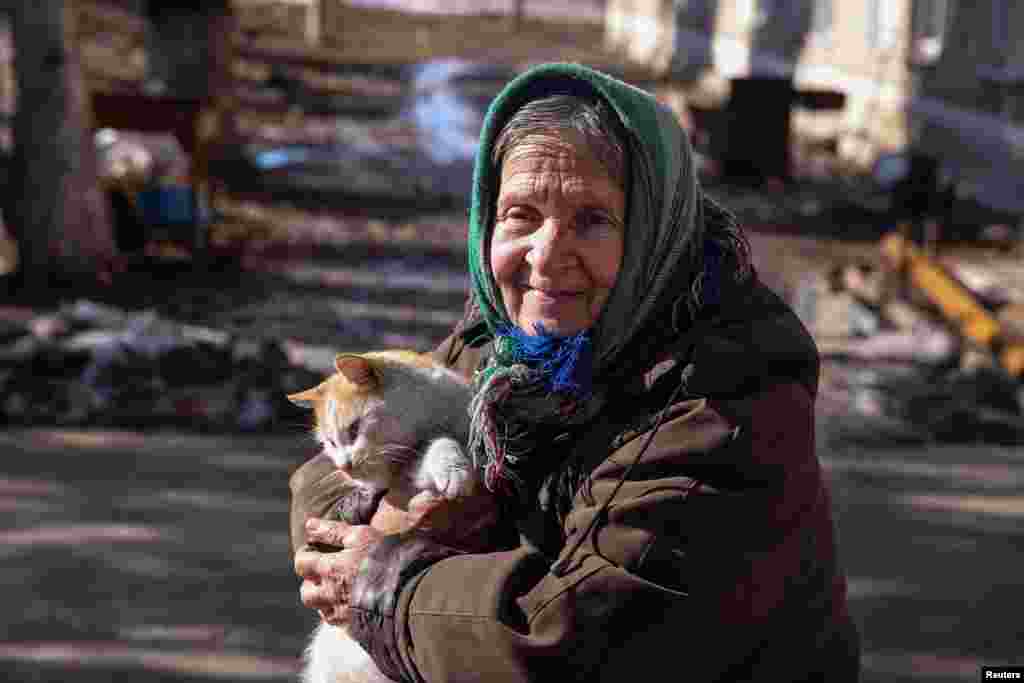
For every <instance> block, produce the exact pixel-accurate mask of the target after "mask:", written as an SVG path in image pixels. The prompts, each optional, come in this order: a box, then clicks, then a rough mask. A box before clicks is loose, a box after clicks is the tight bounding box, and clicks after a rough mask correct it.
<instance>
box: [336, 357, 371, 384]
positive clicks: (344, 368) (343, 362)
mask: <svg viewBox="0 0 1024 683" xmlns="http://www.w3.org/2000/svg"><path fill="white" fill-rule="evenodd" d="M334 367H336V368H337V369H338V372H340V373H341V374H343V375H345V379H347V380H348V381H349V382H352V384H355V385H356V386H360V387H366V388H367V389H372V388H374V387H376V386H378V385H379V384H380V377H378V376H377V373H376V371H375V370H374V369H373V363H371V362H370V361H369V359H367V358H364V357H362V356H357V355H355V354H352V353H342V354H339V355H338V356H337V357H336V358H335V359H334Z"/></svg>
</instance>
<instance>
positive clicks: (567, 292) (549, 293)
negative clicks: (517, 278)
mask: <svg viewBox="0 0 1024 683" xmlns="http://www.w3.org/2000/svg"><path fill="white" fill-rule="evenodd" d="M526 292H527V294H532V295H533V296H534V297H535V298H536V299H537V301H538V302H539V303H544V304H554V303H561V302H565V301H570V300H572V299H575V298H577V297H580V296H582V295H583V292H581V291H579V290H571V289H540V288H536V287H527V290H526Z"/></svg>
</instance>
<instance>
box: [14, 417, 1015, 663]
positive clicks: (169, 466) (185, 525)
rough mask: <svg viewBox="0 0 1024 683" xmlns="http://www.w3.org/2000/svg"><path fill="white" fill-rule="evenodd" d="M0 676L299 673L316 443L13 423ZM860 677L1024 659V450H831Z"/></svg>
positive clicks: (308, 619) (307, 618) (827, 458)
mask: <svg viewBox="0 0 1024 683" xmlns="http://www.w3.org/2000/svg"><path fill="white" fill-rule="evenodd" d="M0 452H2V453H3V463H4V464H3V473H2V474H0V510H2V511H3V516H2V517H0V519H2V525H0V526H2V529H0V553H2V561H0V578H2V581H0V586H2V589H0V599H2V602H3V605H4V610H3V614H4V616H3V618H2V619H0V634H2V637H0V680H5V681H6V680H10V681H97V682H98V681H129V680H130V681H133V683H155V682H156V681H194V682H199V681H215V680H219V681H222V680H235V681H293V680H295V674H296V673H297V671H298V668H299V655H300V652H301V649H302V647H303V643H304V637H305V634H306V633H307V631H308V629H309V628H310V627H311V626H312V624H313V617H312V616H311V615H310V614H308V613H307V612H306V610H305V609H303V608H302V607H301V605H300V604H299V601H298V593H297V587H298V582H297V580H296V579H295V577H294V576H293V575H292V573H291V568H290V560H289V553H288V538H287V512H286V510H287V477H288V474H289V472H290V471H291V470H292V469H293V468H294V467H295V466H296V465H297V464H298V463H299V462H301V460H302V459H303V458H304V457H306V456H307V455H308V454H309V441H308V437H307V436H306V435H304V434H302V433H300V432H297V433H296V435H295V436H294V437H288V436H284V437H282V436H275V437H224V436H200V435H185V434H176V433H156V434H140V433H135V432H95V431H67V430H52V429H46V430H16V431H11V430H8V431H3V432H0ZM822 460H823V463H824V464H825V466H826V468H827V470H828V472H829V473H830V476H831V477H832V479H833V486H834V488H833V492H834V505H835V510H836V513H837V519H838V525H839V532H840V544H841V557H842V559H843V561H844V563H845V565H846V567H847V569H848V573H849V577H850V596H851V605H852V609H853V611H854V613H855V615H856V618H857V621H858V623H859V624H860V626H861V629H862V633H863V638H864V650H865V653H864V669H865V673H864V677H863V680H864V681H885V682H887V683H891V682H896V681H911V680H916V681H974V680H978V671H979V669H980V667H981V666H982V665H983V664H1008V663H1015V664H1022V663H1024V647H1022V643H1024V625H1022V623H1021V620H1020V609H1021V605H1024V585H1022V583H1021V581H1020V561H1019V557H1020V553H1019V551H1020V548H1021V544H1022V531H1021V525H1020V519H1021V517H1022V516H1024V495H1022V494H1024V453H1022V452H1021V451H1019V450H1016V449H1006V448H995V447H985V446H978V447H941V448H929V449H915V450H904V451H897V450H885V451H882V450H872V451H865V450H863V449H857V450H853V449H851V450H848V451H842V450H834V451H832V452H828V453H823V454H822Z"/></svg>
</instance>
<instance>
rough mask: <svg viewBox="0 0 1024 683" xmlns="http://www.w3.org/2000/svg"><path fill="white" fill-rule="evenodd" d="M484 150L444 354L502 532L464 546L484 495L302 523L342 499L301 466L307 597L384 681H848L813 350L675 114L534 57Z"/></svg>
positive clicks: (296, 488)
mask: <svg viewBox="0 0 1024 683" xmlns="http://www.w3.org/2000/svg"><path fill="white" fill-rule="evenodd" d="M476 165H477V170H476V174H475V178H474V187H473V201H472V210H471V217H470V235H469V259H470V271H471V275H472V283H473V296H472V298H471V300H470V303H469V305H468V307H467V316H466V319H465V320H464V321H463V323H462V324H460V326H459V328H458V329H457V330H456V331H455V333H454V334H453V335H452V336H451V337H450V338H449V339H448V340H446V341H445V342H444V343H443V344H442V345H441V347H440V348H439V349H437V351H436V354H437V356H438V358H440V359H442V360H443V361H444V362H446V363H447V364H449V365H450V366H452V367H455V368H457V369H459V370H460V371H462V372H464V373H465V374H466V375H467V376H470V377H472V378H473V381H474V382H475V391H476V394H475V399H474V402H473V406H472V418H473V423H472V429H471V443H470V444H469V448H470V450H471V451H472V455H473V457H474V459H475V462H476V463H477V465H478V466H479V467H480V468H481V470H482V471H483V473H484V474H485V481H486V485H487V488H488V489H490V491H492V492H493V498H492V500H496V501H498V503H499V506H500V509H501V519H502V521H503V524H504V525H505V527H507V528H512V529H514V530H515V531H516V532H517V533H515V534H512V538H513V539H514V540H513V541H511V542H509V541H508V540H505V541H499V540H497V539H498V538H499V536H500V535H499V534H495V535H493V536H491V538H493V539H495V540H494V541H493V543H492V544H491V547H490V548H488V552H480V547H481V546H480V545H479V543H476V544H470V543H468V542H467V543H465V544H463V543H460V542H459V533H458V530H459V528H463V529H466V528H475V527H474V524H473V522H474V520H476V521H479V520H480V519H481V518H486V517H487V514H488V510H487V506H486V505H484V506H482V507H481V506H480V505H479V504H478V505H476V506H475V509H476V511H475V512H473V511H472V510H470V509H469V507H466V508H465V509H464V510H461V511H459V512H458V514H457V515H456V516H458V515H461V516H462V517H461V522H460V523H456V524H450V525H449V527H450V528H449V530H448V531H449V533H448V535H447V536H444V535H442V534H439V533H430V532H427V531H423V530H419V529H413V530H411V531H408V532H406V533H402V534H397V535H390V536H382V535H381V534H380V533H378V532H375V531H374V530H373V529H372V528H371V527H367V526H350V525H347V524H344V523H329V522H328V523H321V524H319V525H317V524H316V523H315V521H316V520H314V523H311V524H309V525H307V526H306V528H305V531H303V527H302V521H303V520H305V519H306V518H307V517H308V516H310V515H320V514H322V512H323V510H324V509H325V506H326V505H327V504H328V503H330V502H331V501H333V500H334V499H336V498H338V497H339V496H341V495H342V492H341V491H340V490H339V488H338V487H337V486H335V484H337V481H338V480H337V479H336V478H334V477H333V476H332V475H330V474H327V473H328V471H329V466H328V465H326V464H325V463H324V462H323V461H322V460H319V461H318V460H317V459H314V460H313V461H311V462H310V463H309V464H307V465H305V466H304V467H303V468H301V469H300V470H299V471H298V472H297V473H296V474H295V476H294V477H293V480H292V490H293V536H297V537H298V538H299V541H297V542H296V546H298V545H299V544H300V543H301V541H302V540H305V541H307V542H310V543H334V544H336V545H343V546H344V548H345V549H344V550H343V551H341V552H338V553H334V554H320V553H317V552H316V551H314V550H312V549H311V548H310V547H309V546H306V547H305V548H304V549H302V550H300V552H299V553H298V554H297V556H296V571H297V572H298V573H299V574H300V575H301V576H302V577H303V578H304V579H305V581H304V583H303V587H302V597H303V602H304V603H305V604H306V605H307V606H309V607H313V608H316V609H319V610H320V612H321V614H322V615H324V617H325V618H326V619H328V620H329V621H333V622H334V623H347V624H348V627H349V631H350V633H351V634H352V635H353V637H354V638H355V639H356V640H357V641H358V642H359V643H360V644H361V645H362V646H363V647H364V648H365V649H366V650H367V651H368V652H369V653H370V654H371V656H372V657H373V659H374V660H375V662H376V663H377V665H378V667H379V668H380V669H381V671H383V672H384V673H385V674H386V675H388V676H390V677H391V678H393V679H395V680H400V681H430V682H433V681H488V682H491V681H562V680H587V681H590V680H595V681H596V680H602V681H603V680H609V681H611V680H616V681H617V680H625V679H627V678H629V677H635V676H637V675H641V676H645V677H646V676H651V675H659V676H665V677H671V678H677V677H678V678H682V679H685V680H688V681H712V680H716V681H718V680H721V681H741V680H753V679H755V678H756V679H759V680H785V681H811V680H814V681H817V680H825V679H826V678H827V679H828V680H830V681H853V680H856V679H857V676H858V668H859V666H858V656H859V647H858V638H857V632H856V630H855V629H854V627H853V625H852V622H851V619H850V616H849V614H848V612H847V604H846V583H845V579H844V577H843V573H842V571H841V569H840V568H839V566H838V565H837V562H836V553H835V544H834V540H833V522H832V518H831V510H830V505H831V504H830V500H829V493H828V490H827V487H826V484H825V482H824V480H823V477H822V472H821V468H820V465H819V463H818V461H817V458H816V455H815V450H814V401H815V393H816V391H817V381H818V356H817V352H816V349H815V346H814V343H813V341H812V339H811V338H810V336H809V335H808V334H807V332H806V330H805V329H804V328H803V327H802V326H801V324H800V323H799V321H798V319H797V318H796V317H795V316H794V315H793V313H792V312H791V311H790V309H789V308H788V307H787V306H786V305H785V304H784V303H783V302H782V301H781V300H780V299H778V298H777V297H776V296H774V295H773V294H772V293H771V292H770V291H769V290H768V289H766V288H765V287H764V286H763V285H762V284H761V283H760V282H759V281H758V279H757V277H756V274H755V273H754V271H753V269H752V267H751V265H750V261H749V253H748V248H747V245H746V242H745V240H744V238H743V236H742V234H741V232H740V230H739V228H738V227H737V226H736V224H735V222H734V221H733V220H732V218H731V217H730V216H729V214H727V213H726V212H725V211H724V210H722V209H721V208H720V207H718V206H717V205H716V204H714V203H713V202H712V201H711V200H710V199H709V198H708V197H707V196H705V195H704V194H702V192H701V190H700V188H699V186H698V183H697V180H696V178H695V174H694V160H693V154H692V151H691V149H690V146H689V143H688V141H687V137H686V135H685V133H684V132H683V130H682V129H681V128H680V126H679V125H678V123H677V122H676V120H675V118H674V117H673V116H672V114H671V113H670V112H669V111H667V110H666V109H665V108H663V107H662V106H660V105H659V104H658V103H657V102H656V101H655V99H654V98H653V97H651V96H650V95H649V94H647V93H645V92H643V91H641V90H638V89H635V88H633V87H631V86H628V85H626V84H624V83H621V82H619V81H617V80H614V79H613V78H611V77H609V76H607V75H604V74H602V73H599V72H596V71H593V70H590V69H587V68H585V67H582V66H578V65H566V64H551V65H544V66H540V67H537V68H534V69H532V70H530V71H528V72H526V73H524V74H523V75H521V76H520V77H518V78H517V79H515V80H514V81H512V82H511V83H510V84H509V85H508V86H507V87H506V88H505V89H504V90H503V91H502V93H501V94H500V95H499V96H498V97H497V99H496V100H495V101H494V103H493V104H492V106H491V108H490V110H489V112H488V115H487V119H486V122H485V126H484V130H483V133H482V136H481V148H480V151H479V153H478V156H477V162H476ZM455 505H458V504H457V503H456V504H455ZM481 516H482V517H481ZM434 531H438V529H437V528H435V530H434ZM477 540H479V539H477ZM471 547H472V548H473V550H471V551H470V550H468V548H471ZM653 672H662V673H660V674H655V673H653Z"/></svg>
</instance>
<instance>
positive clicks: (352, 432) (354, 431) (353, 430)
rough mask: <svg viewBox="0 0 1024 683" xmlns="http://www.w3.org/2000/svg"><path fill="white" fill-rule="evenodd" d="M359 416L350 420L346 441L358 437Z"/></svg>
mask: <svg viewBox="0 0 1024 683" xmlns="http://www.w3.org/2000/svg"><path fill="white" fill-rule="evenodd" d="M359 422H360V420H359V418H358V417H357V418H356V419H354V420H352V423H351V424H349V426H348V442H349V443H354V442H355V440H356V439H358V438H359Z"/></svg>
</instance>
